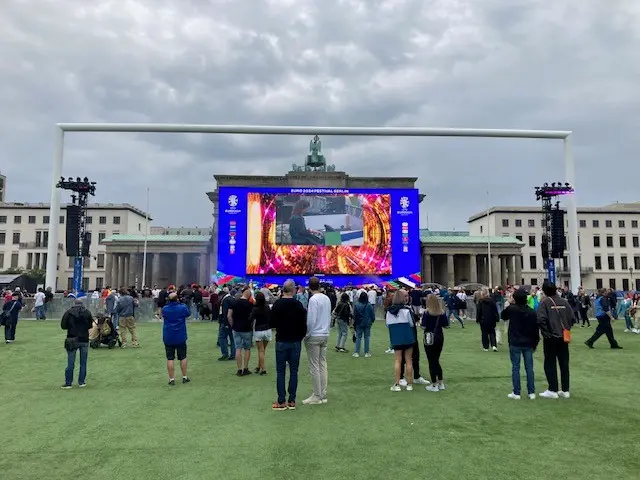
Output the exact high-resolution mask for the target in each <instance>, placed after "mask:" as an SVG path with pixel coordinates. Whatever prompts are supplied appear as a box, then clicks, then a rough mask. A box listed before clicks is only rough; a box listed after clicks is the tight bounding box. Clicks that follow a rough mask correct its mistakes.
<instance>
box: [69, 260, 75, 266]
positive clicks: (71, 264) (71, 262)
mask: <svg viewBox="0 0 640 480" xmlns="http://www.w3.org/2000/svg"><path fill="white" fill-rule="evenodd" d="M73 262H75V258H74V257H69V268H73Z"/></svg>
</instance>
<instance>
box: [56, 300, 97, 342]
mask: <svg viewBox="0 0 640 480" xmlns="http://www.w3.org/2000/svg"><path fill="white" fill-rule="evenodd" d="M92 325H93V317H92V316H91V312H90V311H89V310H87V309H86V308H85V307H84V305H79V304H78V305H74V306H73V307H71V308H70V309H69V310H67V311H66V312H64V315H62V321H61V322H60V327H61V328H62V329H63V330H66V331H67V338H77V339H78V342H80V343H87V342H89V329H90V328H91V327H92Z"/></svg>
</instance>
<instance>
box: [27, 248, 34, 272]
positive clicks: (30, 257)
mask: <svg viewBox="0 0 640 480" xmlns="http://www.w3.org/2000/svg"><path fill="white" fill-rule="evenodd" d="M32 268H33V253H31V252H29V253H27V270H31V269H32Z"/></svg>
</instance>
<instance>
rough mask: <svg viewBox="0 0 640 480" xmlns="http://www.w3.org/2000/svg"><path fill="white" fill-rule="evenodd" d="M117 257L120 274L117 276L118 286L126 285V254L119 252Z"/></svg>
mask: <svg viewBox="0 0 640 480" xmlns="http://www.w3.org/2000/svg"><path fill="white" fill-rule="evenodd" d="M116 258H117V259H118V275H117V276H116V278H117V283H118V284H117V285H116V288H120V287H122V286H124V256H123V255H122V254H118V255H117V257H116Z"/></svg>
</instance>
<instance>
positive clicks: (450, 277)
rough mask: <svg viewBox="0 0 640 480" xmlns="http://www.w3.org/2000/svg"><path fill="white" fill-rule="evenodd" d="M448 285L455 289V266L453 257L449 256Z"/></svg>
mask: <svg viewBox="0 0 640 480" xmlns="http://www.w3.org/2000/svg"><path fill="white" fill-rule="evenodd" d="M447 283H448V285H447V286H448V287H454V286H455V285H456V271H455V264H454V262H453V255H447Z"/></svg>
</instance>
